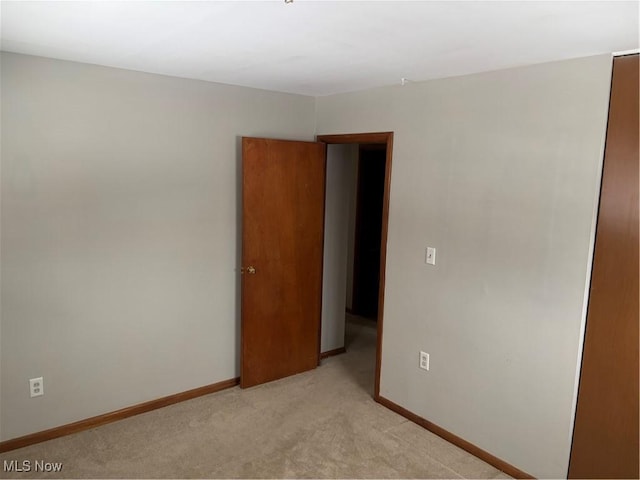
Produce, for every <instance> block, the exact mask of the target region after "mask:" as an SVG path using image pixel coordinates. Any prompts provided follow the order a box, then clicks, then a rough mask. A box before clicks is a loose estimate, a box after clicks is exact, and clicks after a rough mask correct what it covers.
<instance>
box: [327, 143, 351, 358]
mask: <svg viewBox="0 0 640 480" xmlns="http://www.w3.org/2000/svg"><path fill="white" fill-rule="evenodd" d="M357 161H358V146H357V145H327V177H326V179H327V183H326V192H327V193H326V202H325V221H324V263H323V274H322V342H321V349H320V350H321V351H322V352H326V351H329V350H335V349H337V348H341V347H344V321H345V309H346V299H347V295H346V291H347V273H348V263H347V262H348V261H349V240H350V238H349V233H350V228H349V226H350V223H353V222H352V221H351V220H352V218H354V217H355V212H354V207H355V193H356V192H355V188H354V186H355V183H356V181H355V178H356V167H357ZM351 243H353V240H352V239H351ZM351 261H352V262H353V257H352V258H351Z"/></svg>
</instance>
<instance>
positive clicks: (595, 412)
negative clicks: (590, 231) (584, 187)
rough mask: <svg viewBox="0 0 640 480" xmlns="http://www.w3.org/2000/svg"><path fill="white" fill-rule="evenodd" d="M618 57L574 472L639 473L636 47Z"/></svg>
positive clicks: (586, 475) (617, 475) (574, 474)
mask: <svg viewBox="0 0 640 480" xmlns="http://www.w3.org/2000/svg"><path fill="white" fill-rule="evenodd" d="M613 65H614V66H613V79H612V84H611V104H610V107H609V126H608V129H607V141H606V148H605V157H604V170H603V177H602V192H601V196H600V209H599V213H598V226H597V233H596V247H595V254H594V259H593V272H592V277H591V292H590V297H589V311H588V314H587V328H586V336H585V344H584V354H583V360H582V370H581V376H580V388H579V393H578V404H577V410H576V421H575V427H574V433H573V445H572V449H571V463H570V466H569V477H570V478H638V240H639V239H638V226H639V223H638V163H639V160H638V156H639V152H638V140H639V139H638V66H639V64H638V55H634V56H628V57H619V58H616V59H615V60H614V64H613Z"/></svg>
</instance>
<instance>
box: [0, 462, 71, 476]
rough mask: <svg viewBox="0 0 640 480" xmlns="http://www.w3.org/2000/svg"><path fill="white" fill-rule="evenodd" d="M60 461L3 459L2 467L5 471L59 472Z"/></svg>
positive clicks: (60, 468) (60, 467) (60, 469)
mask: <svg viewBox="0 0 640 480" xmlns="http://www.w3.org/2000/svg"><path fill="white" fill-rule="evenodd" d="M62 466H63V464H62V462H45V461H44V460H35V461H33V462H32V461H31V460H23V461H21V462H20V461H18V460H5V461H4V463H3V465H2V467H3V470H4V471H5V472H18V473H20V472H46V473H53V472H61V471H62Z"/></svg>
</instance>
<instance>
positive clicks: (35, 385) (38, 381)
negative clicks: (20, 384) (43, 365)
mask: <svg viewBox="0 0 640 480" xmlns="http://www.w3.org/2000/svg"><path fill="white" fill-rule="evenodd" d="M29 394H30V396H31V397H39V396H41V395H44V379H43V378H42V377H38V378H31V379H29Z"/></svg>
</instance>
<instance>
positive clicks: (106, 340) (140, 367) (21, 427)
mask: <svg viewBox="0 0 640 480" xmlns="http://www.w3.org/2000/svg"><path fill="white" fill-rule="evenodd" d="M313 112H314V99H313V98H310V97H303V96H297V95H286V94H280V93H273V92H266V91H260V90H254V89H248V88H240V87H232V86H224V85H216V84H212V83H206V82H199V81H192V80H183V79H177V78H171V77H163V76H159V75H149V74H143V73H138V72H132V71H125V70H118V69H113V68H103V67H97V66H91V65H85V64H78V63H71V62H63V61H56V60H49V59H43V58H37V57H28V56H21V55H14V54H8V53H3V54H2V165H1V173H2V183H1V189H2V211H1V215H2V217H1V218H2V251H1V253H2V283H1V294H2V297H1V302H2V330H1V334H2V338H1V353H2V398H1V399H0V405H1V412H0V415H1V416H0V426H1V432H0V435H1V437H0V438H2V439H9V438H13V437H16V436H19V435H24V434H27V433H31V432H34V431H39V430H43V429H46V428H50V427H54V426H58V425H61V424H65V423H68V422H72V421H75V420H79V419H82V418H86V417H90V416H93V415H97V414H102V413H105V412H108V411H112V410H115V409H118V408H122V407H126V406H130V405H133V404H136V403H139V402H143V401H146V400H151V399H155V398H158V397H162V396H164V395H169V394H172V393H176V392H181V391H184V390H188V389H191V388H195V387H200V386H203V385H207V384H211V383H214V382H218V381H221V380H226V379H229V378H233V377H235V376H237V375H238V373H239V372H238V358H239V352H238V345H239V335H238V332H239V324H238V312H239V308H238V303H237V302H238V276H237V271H236V269H237V266H238V261H239V259H238V255H239V245H240V241H239V237H238V235H239V231H238V225H239V223H238V212H239V210H238V209H239V204H238V198H239V195H238V192H239V189H238V182H239V178H238V172H239V159H238V153H239V150H238V148H237V147H238V137H239V136H242V135H249V136H268V137H280V138H289V139H302V140H311V139H313V133H314V113H313ZM41 375H43V376H44V388H45V396H44V397H39V398H33V399H30V398H29V394H28V379H29V378H32V377H36V376H41Z"/></svg>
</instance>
